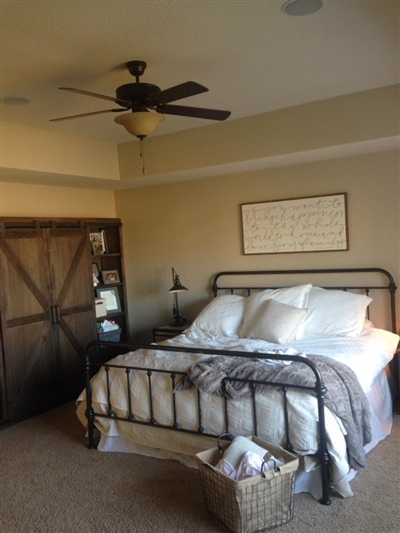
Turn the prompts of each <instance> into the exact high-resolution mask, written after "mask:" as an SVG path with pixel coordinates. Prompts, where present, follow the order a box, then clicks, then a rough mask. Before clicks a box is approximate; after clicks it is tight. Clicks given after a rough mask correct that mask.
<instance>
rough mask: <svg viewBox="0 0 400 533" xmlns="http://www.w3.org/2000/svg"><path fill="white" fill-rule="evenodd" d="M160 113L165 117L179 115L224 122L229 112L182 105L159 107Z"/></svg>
mask: <svg viewBox="0 0 400 533" xmlns="http://www.w3.org/2000/svg"><path fill="white" fill-rule="evenodd" d="M160 111H161V112H162V113H165V114H167V115H180V116H182V117H193V118H205V119H209V120H226V119H227V118H228V117H229V116H230V114H231V112H230V111H223V110H222V109H206V108H204V107H187V106H183V105H165V106H160Z"/></svg>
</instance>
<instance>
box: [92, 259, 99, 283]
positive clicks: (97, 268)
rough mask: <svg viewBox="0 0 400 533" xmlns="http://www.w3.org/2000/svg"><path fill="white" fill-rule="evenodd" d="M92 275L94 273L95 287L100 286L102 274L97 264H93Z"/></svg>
mask: <svg viewBox="0 0 400 533" xmlns="http://www.w3.org/2000/svg"><path fill="white" fill-rule="evenodd" d="M92 273H93V287H97V285H100V279H99V278H100V272H99V267H98V266H97V263H92Z"/></svg>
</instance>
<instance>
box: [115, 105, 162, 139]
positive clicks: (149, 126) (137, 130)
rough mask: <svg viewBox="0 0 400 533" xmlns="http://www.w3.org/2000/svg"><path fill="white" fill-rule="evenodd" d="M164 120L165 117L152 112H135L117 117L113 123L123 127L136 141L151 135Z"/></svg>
mask: <svg viewBox="0 0 400 533" xmlns="http://www.w3.org/2000/svg"><path fill="white" fill-rule="evenodd" d="M164 120H165V116H164V115H162V114H160V113H156V112H152V111H136V112H133V113H126V114H125V115H118V116H117V117H116V118H115V119H114V122H116V123H117V124H120V125H121V126H124V128H125V129H126V130H127V131H128V132H129V133H130V134H131V135H134V136H135V137H138V139H141V140H143V139H144V138H145V137H147V136H148V135H151V134H152V133H153V132H154V131H155V130H156V128H157V126H158V125H159V124H160V123H161V122H163V121H164Z"/></svg>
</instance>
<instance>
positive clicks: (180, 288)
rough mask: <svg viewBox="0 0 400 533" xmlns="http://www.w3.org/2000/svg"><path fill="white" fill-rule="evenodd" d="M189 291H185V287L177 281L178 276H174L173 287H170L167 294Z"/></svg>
mask: <svg viewBox="0 0 400 533" xmlns="http://www.w3.org/2000/svg"><path fill="white" fill-rule="evenodd" d="M188 290H189V289H187V288H186V287H184V286H183V285H182V283H181V280H180V279H179V276H178V275H177V274H176V275H175V280H174V285H173V287H171V288H170V289H169V291H168V292H183V291H188Z"/></svg>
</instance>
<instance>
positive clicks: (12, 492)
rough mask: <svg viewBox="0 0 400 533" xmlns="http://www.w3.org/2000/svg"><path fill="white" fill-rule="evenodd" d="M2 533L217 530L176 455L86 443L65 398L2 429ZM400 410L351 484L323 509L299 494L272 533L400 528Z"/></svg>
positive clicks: (193, 474)
mask: <svg viewBox="0 0 400 533" xmlns="http://www.w3.org/2000/svg"><path fill="white" fill-rule="evenodd" d="M0 442H1V473H0V488H1V494H0V498H1V500H0V505H1V523H0V531H1V533H103V532H104V533H120V532H121V533H122V532H124V533H125V532H140V533H141V532H143V533H150V532H151V533H154V532H160V533H163V532H167V533H169V532H171V533H172V532H174V533H175V532H176V533H183V532H185V533H186V532H187V533H190V532H193V533H213V532H215V533H217V532H218V531H223V530H222V529H221V528H220V526H219V525H217V524H216V523H215V522H214V521H213V519H212V517H210V516H209V515H208V514H207V513H206V511H205V510H204V507H203V499H202V490H201V484H200V479H199V475H198V472H197V470H193V469H189V468H187V467H185V466H182V465H180V464H178V463H175V462H173V461H166V460H159V459H152V458H148V457H142V456H139V455H133V454H117V453H102V452H98V451H96V450H88V449H87V448H86V442H85V438H84V430H83V428H82V426H81V425H80V424H79V422H78V421H77V419H76V417H75V412H74V405H73V404H67V405H65V406H62V407H60V408H58V409H55V410H53V411H50V412H48V413H45V414H42V415H40V416H37V417H35V418H32V419H30V420H27V421H24V422H21V423H19V424H16V425H14V426H12V427H8V428H5V429H3V430H1V431H0ZM399 451H400V417H399V416H396V418H395V425H394V427H393V431H392V434H391V436H390V437H389V438H387V439H386V440H385V441H383V442H381V443H380V445H379V446H378V447H377V448H376V449H375V450H373V451H372V452H371V453H370V454H369V455H368V464H367V468H365V469H364V470H362V471H361V472H360V473H359V474H358V475H357V477H356V479H355V480H354V481H353V482H352V488H353V491H354V497H353V498H350V499H346V500H344V499H341V498H335V497H334V498H333V502H332V505H331V506H330V507H325V506H322V505H320V504H319V503H318V502H316V501H315V500H314V499H313V498H312V497H311V496H309V495H305V494H301V495H296V496H295V514H294V518H293V520H292V521H291V522H289V523H288V524H285V525H283V526H281V527H278V528H276V529H274V530H273V531H276V532H277V533H294V532H295V533H310V532H316V533H338V532H341V533H347V532H349V533H350V532H352V533H353V532H360V533H361V532H362V533H383V532H388V533H398V532H400V464H399V461H400V455H399Z"/></svg>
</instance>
